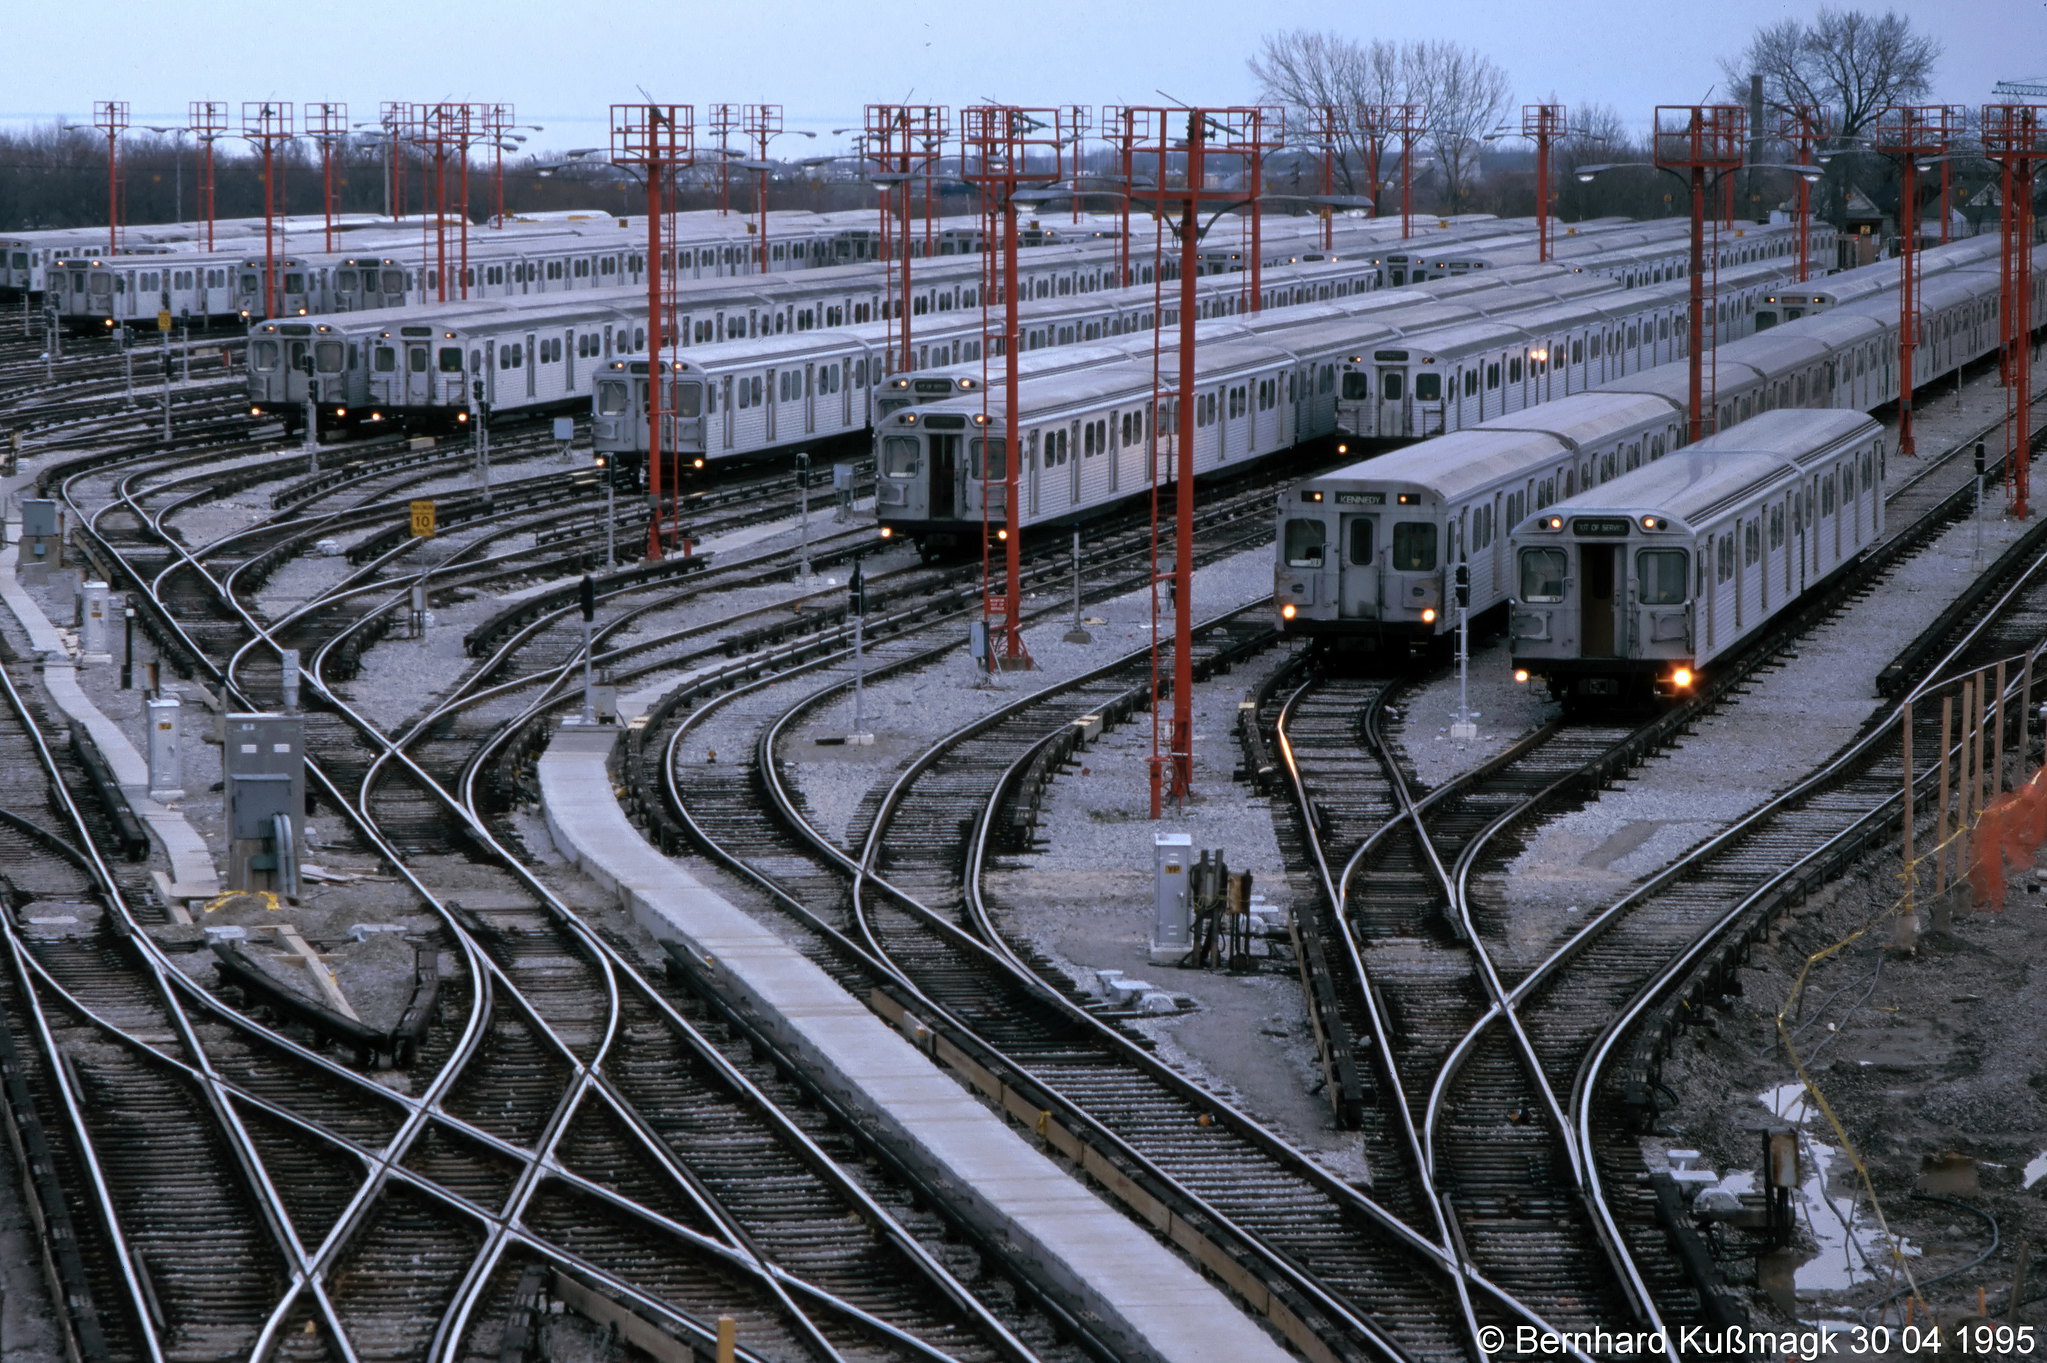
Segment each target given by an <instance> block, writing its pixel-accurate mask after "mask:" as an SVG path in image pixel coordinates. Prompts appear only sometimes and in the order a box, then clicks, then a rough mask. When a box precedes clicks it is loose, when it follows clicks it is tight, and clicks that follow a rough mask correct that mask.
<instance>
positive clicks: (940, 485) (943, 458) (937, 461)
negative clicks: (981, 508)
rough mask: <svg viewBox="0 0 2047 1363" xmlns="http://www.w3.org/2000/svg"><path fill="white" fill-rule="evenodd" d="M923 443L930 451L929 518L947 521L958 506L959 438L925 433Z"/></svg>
mask: <svg viewBox="0 0 2047 1363" xmlns="http://www.w3.org/2000/svg"><path fill="white" fill-rule="evenodd" d="M924 443H925V444H926V445H927V446H929V447H930V450H931V484H930V487H931V518H932V519H933V520H948V519H950V518H951V517H952V516H953V515H955V514H956V508H957V507H958V505H959V500H958V488H959V467H960V438H959V437H958V436H956V435H938V434H936V433H927V434H926V435H925V437H924Z"/></svg>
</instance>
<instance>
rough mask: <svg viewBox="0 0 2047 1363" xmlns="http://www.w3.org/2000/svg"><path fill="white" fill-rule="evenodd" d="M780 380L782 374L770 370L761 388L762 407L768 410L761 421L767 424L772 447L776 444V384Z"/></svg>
mask: <svg viewBox="0 0 2047 1363" xmlns="http://www.w3.org/2000/svg"><path fill="white" fill-rule="evenodd" d="M780 378H781V374H779V373H778V372H777V371H775V370H773V369H770V370H768V376H767V378H766V380H765V381H764V383H763V386H762V388H761V405H762V406H763V407H764V408H766V409H767V410H765V411H763V412H762V413H761V420H763V421H764V422H766V423H767V441H768V443H769V444H770V445H772V444H774V443H775V407H776V405H777V404H776V402H775V398H776V397H777V396H778V394H777V393H776V391H775V383H776V381H777V380H779V379H780Z"/></svg>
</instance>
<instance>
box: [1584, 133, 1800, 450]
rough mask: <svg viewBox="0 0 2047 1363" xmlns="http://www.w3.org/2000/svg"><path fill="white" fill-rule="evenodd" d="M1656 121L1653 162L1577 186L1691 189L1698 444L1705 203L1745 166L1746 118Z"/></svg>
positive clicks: (1631, 164)
mask: <svg viewBox="0 0 2047 1363" xmlns="http://www.w3.org/2000/svg"><path fill="white" fill-rule="evenodd" d="M1668 113H1679V114H1682V115H1683V116H1684V122H1683V125H1682V126H1679V127H1665V126H1664V116H1665V115H1666V114H1668ZM1657 122H1658V128H1657V134H1656V143H1655V146H1656V150H1657V159H1655V160H1654V161H1614V162H1608V163H1604V164H1599V165H1590V166H1580V167H1578V169H1577V172H1576V174H1577V177H1578V180H1579V182H1580V183H1583V184H1590V183H1592V181H1593V180H1594V179H1596V178H1598V177H1599V176H1601V175H1604V174H1606V173H1607V172H1608V171H1614V170H1624V169H1630V168H1635V167H1649V168H1652V169H1655V170H1660V171H1663V172H1665V173H1666V174H1670V175H1674V176H1676V177H1677V178H1678V180H1679V181H1680V182H1682V183H1683V184H1685V185H1686V186H1687V187H1688V188H1689V189H1690V192H1691V206H1692V234H1691V235H1692V258H1691V270H1690V274H1691V303H1690V310H1691V317H1690V347H1689V350H1688V352H1687V354H1686V357H1685V358H1686V362H1687V365H1688V368H1689V370H1690V374H1689V377H1690V380H1691V393H1690V396H1691V421H1690V428H1689V431H1688V434H1687V439H1688V440H1691V441H1696V440H1699V439H1701V438H1703V437H1704V436H1705V434H1706V394H1705V371H1704V368H1703V358H1702V355H1701V352H1702V351H1703V349H1704V344H1703V342H1704V333H1705V321H1706V279H1705V276H1706V217H1705V214H1706V199H1707V195H1708V194H1709V193H1710V191H1711V190H1712V188H1713V186H1714V185H1716V184H1718V183H1719V181H1720V180H1721V179H1722V178H1723V177H1725V176H1726V175H1727V174H1729V173H1730V172H1732V171H1735V170H1739V169H1741V168H1742V166H1743V164H1744V163H1743V161H1742V156H1741V144H1742V133H1743V128H1742V126H1741V125H1742V124H1743V123H1744V122H1745V118H1744V115H1743V111H1742V109H1741V108H1740V106H1738V105H1731V104H1722V105H1696V106H1669V105H1666V106H1664V107H1663V108H1659V109H1658V110H1657ZM1747 164H1748V166H1749V168H1751V169H1754V170H1784V171H1790V172H1791V173H1792V174H1794V175H1798V176H1801V177H1803V178H1805V179H1806V180H1809V181H1811V180H1817V179H1819V178H1820V174H1821V171H1820V168H1819V167H1818V166H1814V165H1778V164H1775V163H1771V162H1762V161H1756V162H1749V163H1747Z"/></svg>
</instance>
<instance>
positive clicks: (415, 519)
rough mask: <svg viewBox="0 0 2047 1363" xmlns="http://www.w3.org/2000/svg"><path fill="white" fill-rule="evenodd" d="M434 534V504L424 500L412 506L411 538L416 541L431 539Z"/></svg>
mask: <svg viewBox="0 0 2047 1363" xmlns="http://www.w3.org/2000/svg"><path fill="white" fill-rule="evenodd" d="M433 533H434V504H433V503H432V502H429V501H426V500H424V499H422V500H420V501H416V502H414V503H413V504H412V537H413V538H414V539H416V540H423V539H432V538H433Z"/></svg>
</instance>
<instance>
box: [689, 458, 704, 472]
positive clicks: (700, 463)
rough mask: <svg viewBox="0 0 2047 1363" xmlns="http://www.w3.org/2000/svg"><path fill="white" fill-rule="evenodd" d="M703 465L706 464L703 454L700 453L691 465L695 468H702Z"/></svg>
mask: <svg viewBox="0 0 2047 1363" xmlns="http://www.w3.org/2000/svg"><path fill="white" fill-rule="evenodd" d="M703 466H704V460H703V456H701V455H699V456H698V457H697V458H696V460H695V461H694V462H693V463H691V464H690V467H691V468H693V469H700V468H702V467H703Z"/></svg>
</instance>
